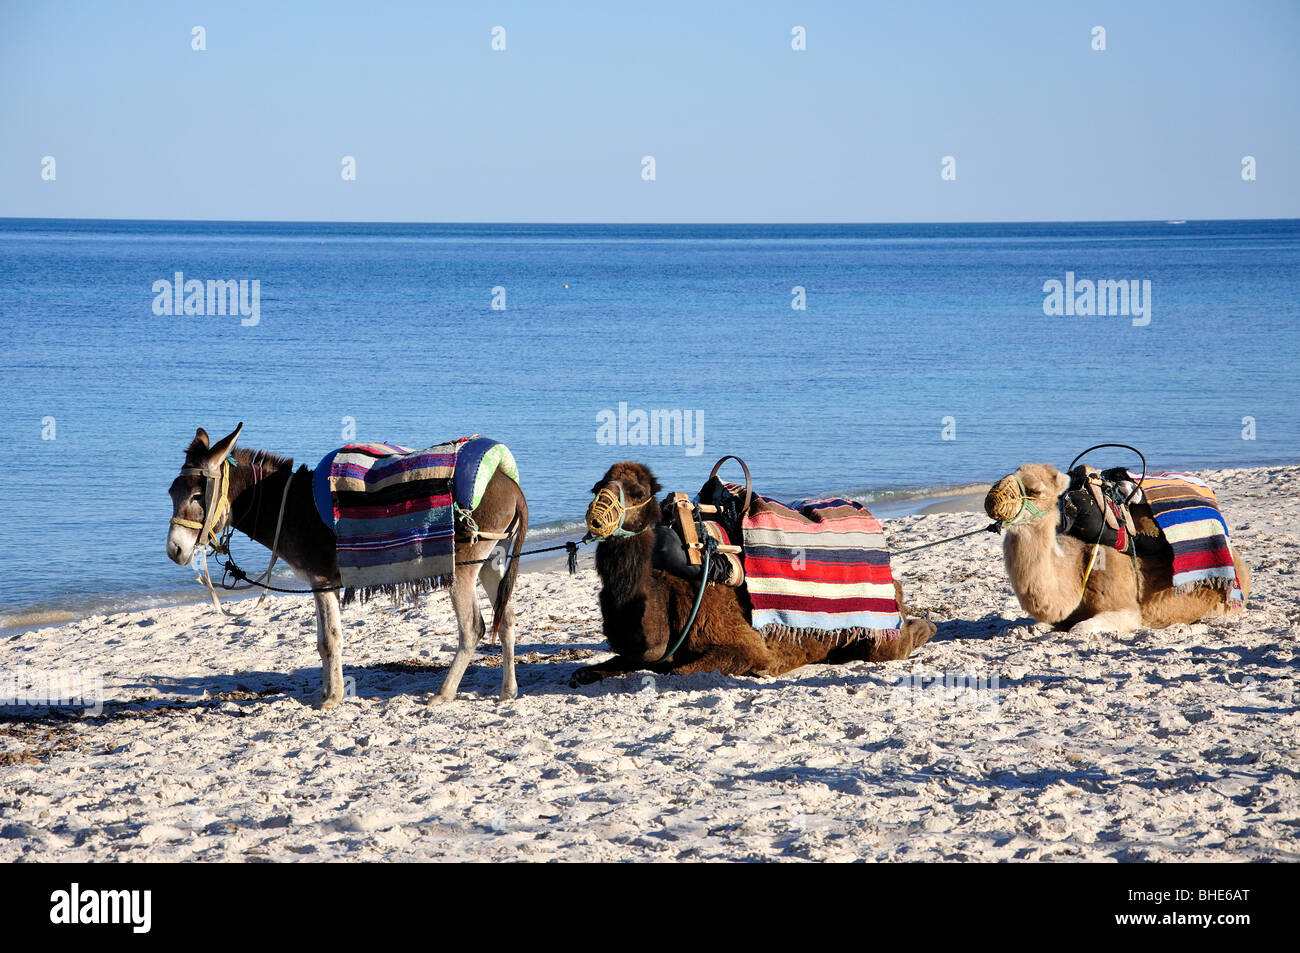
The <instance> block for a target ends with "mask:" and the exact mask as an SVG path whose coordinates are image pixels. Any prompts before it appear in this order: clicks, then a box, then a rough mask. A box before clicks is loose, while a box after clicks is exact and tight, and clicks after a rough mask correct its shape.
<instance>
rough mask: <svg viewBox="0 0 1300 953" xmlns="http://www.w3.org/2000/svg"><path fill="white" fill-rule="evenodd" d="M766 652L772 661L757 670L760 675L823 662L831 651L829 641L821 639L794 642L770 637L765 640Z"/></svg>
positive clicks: (775, 674) (782, 673) (778, 673)
mask: <svg viewBox="0 0 1300 953" xmlns="http://www.w3.org/2000/svg"><path fill="white" fill-rule="evenodd" d="M767 651H768V654H769V655H771V657H772V662H771V664H769V665H768V666H767V667H766V668H764V669H762V670H761V671H759V672H758V674H760V675H770V676H773V677H775V676H777V675H784V674H785V673H786V672H792V671H794V670H795V669H796V668H800V667H801V666H804V665H811V664H812V663H814V662H824V661H825V660H826V658H827V656H829V655H830V654H831V652H832V649H831V646H830V643H829V642H826V641H823V640H822V639H804V640H803V641H801V642H794V641H792V640H789V639H770V640H769V641H768V642H767Z"/></svg>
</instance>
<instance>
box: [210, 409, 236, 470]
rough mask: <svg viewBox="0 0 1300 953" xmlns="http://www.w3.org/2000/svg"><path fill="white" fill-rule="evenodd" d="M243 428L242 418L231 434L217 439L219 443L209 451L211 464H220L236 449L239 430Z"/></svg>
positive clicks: (213, 465)
mask: <svg viewBox="0 0 1300 953" xmlns="http://www.w3.org/2000/svg"><path fill="white" fill-rule="evenodd" d="M243 429H244V422H243V421H242V420H241V421H240V422H239V423H238V425H236V427H235V429H234V430H233V431H232V432H231V433H230V435H229V436H227V437H223V438H222V439H221V440H218V441H217V445H216V446H215V447H213V448H212V449H211V450H210V451H208V465H209V466H212V467H215V466H219V465H220V463H221V461H222V460H224V459H225V458H226V454H228V453H230V451H231V450H234V449H235V441H236V440H238V439H239V432H240V431H241V430H243Z"/></svg>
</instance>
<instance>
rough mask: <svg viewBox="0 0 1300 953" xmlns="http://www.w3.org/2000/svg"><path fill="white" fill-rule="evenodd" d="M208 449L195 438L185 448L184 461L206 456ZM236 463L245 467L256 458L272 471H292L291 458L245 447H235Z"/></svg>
mask: <svg viewBox="0 0 1300 953" xmlns="http://www.w3.org/2000/svg"><path fill="white" fill-rule="evenodd" d="M210 450H211V448H210V447H205V446H204V445H203V444H202V443H200V442H199V439H198V438H197V437H196V438H194V439H193V440H191V441H190V445H189V446H188V447H186V448H185V459H187V460H188V459H189V458H190V457H191V456H199V457H202V456H206V455H207V454H208V453H209V452H210ZM232 456H234V458H235V460H236V461H237V462H238V463H241V464H244V465H247V464H248V463H249V462H251V461H252V459H253V457H254V456H256V457H257V462H258V463H260V464H262V465H263V466H267V467H270V468H271V469H272V470H284V469H289V470H292V469H293V457H284V456H281V455H280V454H278V453H270V452H268V451H266V450H249V449H247V448H246V447H236V448H235V451H234V453H233V454H232Z"/></svg>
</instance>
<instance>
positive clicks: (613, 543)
mask: <svg viewBox="0 0 1300 953" xmlns="http://www.w3.org/2000/svg"><path fill="white" fill-rule="evenodd" d="M653 546H654V531H653V530H650V531H647V532H644V533H640V534H638V535H636V536H631V537H625V538H623V539H607V540H604V541H603V542H601V544H600V545H599V546H597V547H596V574H597V575H599V576H600V583H601V590H602V597H603V598H605V599H607V600H609V602H610V604H611V605H615V606H621V605H627V604H628V603H631V602H633V601H635V600H637V599H638V598H642V597H644V596H645V591H646V586H647V584H648V582H649V578H650V564H651V552H652V549H653Z"/></svg>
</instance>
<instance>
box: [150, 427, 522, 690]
mask: <svg viewBox="0 0 1300 953" xmlns="http://www.w3.org/2000/svg"><path fill="white" fill-rule="evenodd" d="M243 427H244V425H243V423H242V422H241V423H240V424H239V425H238V426H237V427H235V429H234V432H233V433H231V434H230V435H229V436H227V437H225V438H223V439H222V440H219V441H217V443H216V444H210V442H209V440H208V434H207V431H205V430H204V429H203V428H202V427H200V428H199V429H198V431H197V432H196V433H195V434H194V440H193V442H191V443H190V445H189V448H188V449H187V450H186V451H185V465H184V466H183V467H182V468H181V472H180V474H179V475H178V476H177V477H176V479H175V480H174V481H172V485H171V488H170V489H169V490H168V493H169V494H170V495H171V498H172V523H171V527H170V529H169V530H168V533H167V555H168V556H169V557H170V558H171V560H172V562H174V563H177V564H178V565H181V566H185V565H189V564H190V562H191V561H192V560H193V558H194V555H195V553H196V552H198V551H200V548H201V547H204V546H208V545H210V544H211V545H217V544H218V539H219V537H220V534H221V533H222V532H223V531H224V530H225V529H226V527H227V526H232V527H233V528H234V529H237V530H239V532H241V533H243V534H245V535H246V536H248V537H249V538H250V539H252V540H254V541H255V542H258V543H261V544H262V545H263V546H265V547H267V548H268V549H270V548H271V546H272V544H273V543H274V542H275V535H276V526H277V524H279V523H280V521H281V519H282V520H283V525H282V526H281V529H280V535H279V543H278V546H277V547H276V551H277V552H278V553H279V556H280V558H281V559H283V560H284V561H285V562H286V563H288V564H289V565H290V566H291V567H292V568H293V570H294V572H296V573H297V575H298V577H299V578H300V579H302V580H303V581H304V582H306V583H307V584H308V585H309V586H311V587H312V588H313V589H314V590H316V591H315V592H314V593H313V595H314V596H315V599H316V649H317V651H318V652H319V653H320V657H321V697H320V708H321V709H322V710H325V711H328V710H329V709H331V708H334V707H335V706H337V705H338V704H339V702H340V701H342V700H343V661H342V655H341V649H342V638H343V630H342V623H341V621H340V606H339V590H338V588H337V587H338V586H339V585H340V577H339V565H338V556H337V554H336V552H335V536H334V530H333V529H332V528H331V527H328V526H326V525H325V523H324V522H323V521H322V520H321V518H320V516H319V515H318V513H317V510H316V504H315V502H314V499H313V496H312V471H311V470H309V469H308V468H307V467H305V466H301V467H299V468H298V469H297V470H296V471H295V470H294V468H293V459H292V458H289V457H281V456H277V455H275V454H271V453H266V452H265V451H261V450H257V451H250V450H245V449H242V448H241V449H238V450H237V449H235V441H236V440H238V439H239V433H240V431H241V430H243ZM281 509H283V516H282V515H281ZM471 517H472V518H473V520H474V522H475V523H476V524H477V525H478V527H479V528H480V529H481V530H483V531H484V532H485V533H490V534H500V533H504V532H506V531H507V528H508V527H509V526H510V524H511V522H512V521H516V520H517V523H516V534H515V541H514V552H513V554H512V557H511V558H510V560H509V565H508V567H507V568H505V569H504V570H503V569H502V568H501V567H500V566H498V565H496V563H497V560H492V561H489V562H477V563H476V562H472V561H473V560H482V559H486V557H488V555H489V554H490V553H491V552H492V550H493V548H494V547H495V546H496V545H497V540H494V539H483V538H478V539H475V540H473V541H471V540H470V539H463V538H460V537H457V539H456V544H455V552H456V562H457V563H466V565H461V566H459V568H457V570H456V580H455V584H454V585H453V586H452V587H451V604H452V608H453V610H454V611H455V613H456V622H457V626H458V628H459V642H458V645H457V649H456V657H455V658H454V659H453V660H452V663H451V668H450V669H449V670H448V671H447V675H446V677H444V678H443V680H442V685H441V686H440V687H439V689H438V694H437V695H436V696H435V697H434V698H433V699H432V702H431V703H432V704H438V703H441V702H448V701H451V700H452V699H454V698H455V697H456V689H457V688H458V687H459V686H460V680H461V677H462V676H463V675H464V674H465V669H466V667H467V666H468V665H469V663H470V660H471V658H473V655H474V649H475V648H476V647H477V646H478V643H479V640H480V639H481V638H482V637H483V635H484V633H485V625H484V622H483V614H482V612H480V611H479V605H478V599H477V597H476V589H475V583H476V582H481V583H482V584H483V588H484V590H486V592H487V594H488V598H489V599H491V600H492V605H493V616H492V634H493V636H497V635H499V636H500V638H501V700H502V701H507V700H509V699H512V698H514V697H515V695H516V694H517V692H518V686H517V684H516V683H515V654H514V653H515V613H514V610H513V609H512V608H510V594H511V592H512V591H513V589H514V584H515V578H516V577H517V575H518V572H519V558H518V557H519V553H520V551H521V550H522V548H523V543H524V536H525V534H526V533H527V532H528V503H527V501H526V500H525V499H524V494H523V491H522V490H521V489H520V488H519V484H518V483H516V482H515V481H514V480H512V479H511V478H510V477H508V476H507V475H506V474H505V473H503V472H501V471H499V470H498V471H497V472H496V473H495V474H493V476H492V479H491V480H490V481H489V482H488V485H487V489H486V490H485V491H484V493H483V497H482V500H481V501H480V503H479V505H478V507H477V508H476V509H475V510H474V511H473V513H472V514H471Z"/></svg>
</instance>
